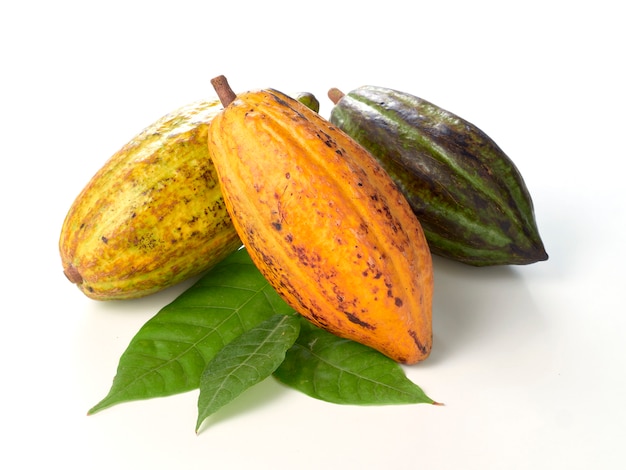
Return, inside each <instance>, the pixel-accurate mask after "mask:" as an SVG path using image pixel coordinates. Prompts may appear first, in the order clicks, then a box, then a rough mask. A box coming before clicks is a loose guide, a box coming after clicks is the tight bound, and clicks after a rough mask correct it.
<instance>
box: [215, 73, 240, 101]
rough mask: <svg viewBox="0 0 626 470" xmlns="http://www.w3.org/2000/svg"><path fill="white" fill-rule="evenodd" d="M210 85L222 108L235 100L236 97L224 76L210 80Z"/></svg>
mask: <svg viewBox="0 0 626 470" xmlns="http://www.w3.org/2000/svg"><path fill="white" fill-rule="evenodd" d="M211 85H213V88H214V89H215V92H216V93H217V97H218V98H219V99H220V101H221V103H222V106H224V107H226V106H228V105H229V104H230V103H232V102H233V101H235V98H237V95H236V94H235V92H234V91H233V89H232V88H231V87H230V85H229V84H228V80H226V77H225V76H224V75H219V76H217V77H215V78H212V79H211Z"/></svg>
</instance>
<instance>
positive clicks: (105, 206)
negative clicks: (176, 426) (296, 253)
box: [59, 101, 241, 300]
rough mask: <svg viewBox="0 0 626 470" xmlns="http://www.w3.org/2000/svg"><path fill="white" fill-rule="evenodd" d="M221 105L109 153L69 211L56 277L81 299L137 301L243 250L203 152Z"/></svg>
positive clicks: (179, 114)
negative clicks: (72, 285)
mask: <svg viewBox="0 0 626 470" xmlns="http://www.w3.org/2000/svg"><path fill="white" fill-rule="evenodd" d="M221 109H222V106H221V104H220V102H219V101H199V102H196V103H192V104H190V105H188V106H185V107H182V108H180V109H178V110H176V111H174V112H172V113H170V114H168V115H167V116H164V117H163V118H161V119H159V120H158V121H157V122H155V123H154V124H152V125H151V126H149V127H147V128H146V129H145V130H144V131H142V132H141V133H140V134H138V135H137V136H136V137H135V138H133V139H132V140H131V141H130V142H129V143H128V144H126V145H125V146H124V147H123V148H122V149H120V150H119V151H118V152H117V153H115V155H113V156H112V157H111V158H110V159H109V160H108V161H107V162H106V163H105V164H104V166H103V167H102V168H101V169H100V170H99V171H98V172H97V173H96V174H95V175H94V176H93V178H92V179H91V180H90V181H89V183H88V184H87V186H86V187H85V188H84V189H83V190H82V192H81V193H80V194H79V195H78V197H77V198H76V200H75V201H74V203H73V205H72V206H71V208H70V210H69V212H68V214H67V216H66V218H65V221H64V223H63V226H62V229H61V236H60V242H59V248H60V254H61V260H62V263H63V270H64V273H65V275H66V276H67V278H68V279H69V280H70V281H72V282H73V283H75V284H76V285H77V286H78V288H79V289H80V290H81V291H82V292H84V293H85V295H87V296H88V297H90V298H92V299H98V300H110V299H129V298H136V297H143V296H146V295H148V294H152V293H154V292H157V291H160V290H162V289H165V288H167V287H170V286H172V285H174V284H177V283H179V282H181V281H183V280H185V279H188V278H190V277H192V276H195V275H197V274H200V273H202V272H203V271H206V270H208V269H209V268H211V267H212V266H214V265H215V264H216V263H218V262H219V261H221V260H222V259H223V258H225V257H226V256H227V255H228V254H230V253H232V252H233V251H235V250H237V249H238V248H239V247H240V246H241V241H240V239H239V237H238V235H237V232H236V231H235V228H234V227H233V224H232V222H231V219H230V217H229V215H228V213H227V211H226V207H225V206H224V200H223V198H222V192H221V190H220V186H219V182H218V180H217V175H216V173H215V168H214V166H213V162H212V160H211V158H210V155H209V152H208V148H207V132H208V127H209V123H210V122H211V120H212V119H213V117H214V116H215V115H216V114H217V113H218V112H219V111H220V110H221Z"/></svg>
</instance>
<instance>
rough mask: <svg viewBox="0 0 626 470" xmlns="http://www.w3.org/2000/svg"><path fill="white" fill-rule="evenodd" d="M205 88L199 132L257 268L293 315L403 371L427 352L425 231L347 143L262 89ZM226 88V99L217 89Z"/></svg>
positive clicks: (371, 163) (372, 164) (374, 167)
mask: <svg viewBox="0 0 626 470" xmlns="http://www.w3.org/2000/svg"><path fill="white" fill-rule="evenodd" d="M213 85H214V87H215V88H216V90H217V91H218V95H219V96H220V97H222V96H229V98H226V99H224V100H223V103H224V106H225V107H224V110H223V111H222V112H221V113H220V114H219V115H217V116H216V117H215V118H214V119H213V121H212V123H211V126H210V128H209V139H208V142H209V153H210V154H211V155H212V157H213V161H214V164H215V167H216V169H217V174H218V178H219V180H220V183H221V186H222V192H223V194H224V200H225V202H226V207H227V209H228V211H229V213H230V214H231V218H232V220H233V223H234V225H235V228H236V229H237V232H238V233H239V235H240V237H241V239H242V241H243V243H244V246H245V247H246V248H247V249H248V252H249V253H250V257H251V258H252V260H253V261H254V263H255V264H256V265H257V267H258V268H259V270H260V271H261V272H262V273H263V275H264V276H265V277H266V278H267V280H268V281H269V282H270V284H271V285H272V286H273V287H274V288H275V289H276V291H277V292H278V293H279V294H280V295H281V296H282V297H283V298H284V299H285V300H286V301H287V303H289V304H290V305H291V306H292V307H293V308H294V309H295V310H296V311H297V312H299V313H300V314H301V315H303V316H304V317H305V318H307V319H308V320H310V321H311V322H312V323H314V324H316V325H317V326H319V327H321V328H324V329H326V330H327V331H330V332H332V333H334V334H336V335H337V336H340V337H343V338H348V339H351V340H355V341H358V342H360V343H362V344H366V345H368V346H370V347H372V348H374V349H377V350H379V351H380V352H382V353H383V354H386V355H387V356H389V357H391V358H392V359H394V360H396V361H398V362H401V363H407V364H412V363H415V362H418V361H420V360H423V359H425V358H426V357H427V356H428V354H429V353H430V350H431V346H432V293H433V272H432V259H431V254H430V251H429V249H428V246H427V244H426V239H425V237H424V233H423V231H422V228H421V226H420V224H419V221H418V220H417V218H416V217H415V214H414V213H413V212H412V211H411V208H410V206H409V204H408V202H407V201H406V199H405V198H404V196H403V195H402V194H401V193H400V192H399V191H398V189H397V187H396V185H395V183H394V182H393V181H392V180H391V179H390V178H389V176H388V175H387V173H385V171H384V170H383V169H382V168H381V166H380V164H379V163H378V162H377V161H376V160H375V159H374V158H373V157H372V156H371V155H370V154H369V153H368V152H367V151H366V150H365V149H363V148H362V147H361V146H360V145H358V144H357V143H356V142H355V141H354V140H353V139H352V138H350V137H349V136H347V135H346V134H345V133H344V132H342V131H340V130H338V129H337V128H336V127H335V126H333V125H331V124H330V123H329V122H328V121H327V120H326V119H324V118H322V117H321V116H320V115H318V114H317V113H315V112H313V111H311V110H309V109H308V108H306V107H305V106H303V105H302V104H301V103H299V102H297V101H296V100H294V99H292V98H289V97H288V96H286V95H284V94H282V93H280V92H278V91H276V90H272V89H267V90H259V91H250V92H246V93H242V94H239V95H238V96H236V97H235V98H234V100H233V101H232V102H230V100H231V99H232V98H233V97H234V93H232V90H230V88H229V87H228V84H227V82H226V79H225V78H224V77H217V78H216V79H214V80H213ZM222 89H227V90H229V91H228V92H227V93H221V92H220V90H222Z"/></svg>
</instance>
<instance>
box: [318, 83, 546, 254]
mask: <svg viewBox="0 0 626 470" xmlns="http://www.w3.org/2000/svg"><path fill="white" fill-rule="evenodd" d="M328 94H329V97H330V98H331V100H332V101H333V102H334V103H335V106H334V107H333V109H332V111H331V114H330V121H331V122H332V123H333V124H334V125H336V126H337V127H339V128H340V129H342V130H343V131H344V132H346V133H347V134H348V135H350V136H351V137H352V138H354V139H355V140H356V141H357V142H359V143H360V144H361V145H362V146H363V147H365V148H366V149H367V150H368V151H369V152H370V153H371V154H373V156H374V157H376V159H377V160H378V161H379V162H380V164H381V165H382V167H383V168H384V169H385V170H386V171H387V172H388V173H389V175H390V176H391V177H392V179H393V180H394V181H395V182H396V184H397V185H398V186H399V188H400V190H401V191H402V193H403V194H404V195H405V197H406V198H407V199H408V201H409V203H410V204H411V207H412V208H413V211H414V212H415V214H416V215H417V216H418V218H419V220H420V222H421V223H422V226H423V228H424V232H425V234H426V238H427V240H428V243H429V246H430V249H431V251H432V252H433V253H434V254H437V255H440V256H443V257H446V258H450V259H454V260H456V261H460V262H463V263H466V264H469V265H474V266H489V265H502V264H518V265H521V264H530V263H534V262H537V261H544V260H546V259H548V255H547V253H546V251H545V249H544V246H543V242H542V240H541V238H540V236H539V231H538V229H537V223H536V220H535V215H534V209H533V203H532V200H531V197H530V194H529V192H528V189H527V187H526V184H525V183H524V180H523V179H522V176H521V174H520V172H519V171H518V169H517V168H516V166H515V165H514V164H513V162H512V161H511V159H510V158H509V157H508V156H507V155H506V154H505V153H504V152H503V151H502V150H501V149H500V147H498V145H496V143H495V142H494V141H493V140H492V139H491V138H490V137H489V136H487V135H486V134H485V133H484V132H482V131H481V130H480V129H478V128H477V127H476V126H474V125H473V124H471V123H469V122H467V121H465V120H464V119H462V118H460V117H459V116H456V115H455V114H452V113H450V112H448V111H445V110H443V109H441V108H439V107H437V106H435V105H434V104H432V103H429V102H428V101H425V100H423V99H420V98H418V97H416V96H413V95H409V94H407V93H402V92H399V91H395V90H390V89H388V88H382V87H375V86H364V87H361V88H357V89H356V90H353V91H351V92H350V93H348V94H347V95H343V93H341V92H340V91H339V90H337V89H331V90H330V91H329V93H328Z"/></svg>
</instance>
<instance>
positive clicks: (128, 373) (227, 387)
mask: <svg viewBox="0 0 626 470" xmlns="http://www.w3.org/2000/svg"><path fill="white" fill-rule="evenodd" d="M270 376H274V377H275V378H276V379H277V380H279V381H280V382H281V383H283V384H285V385H287V386H289V387H292V388H294V389H296V390H299V391H301V392H303V393H305V394H307V395H309V396H311V397H314V398H316V399H319V400H324V401H327V402H331V403H337V404H354V405H376V404H379V405H380V404H409V403H431V404H434V403H435V402H434V401H433V400H432V399H430V398H429V397H428V396H426V394H425V393H424V392H423V391H422V389H421V388H420V387H418V386H417V385H415V384H414V383H413V382H411V381H410V380H409V379H408V378H407V377H406V375H405V374H404V371H403V370H402V368H401V367H400V365H399V364H397V363H396V362H394V361H393V360H391V359H389V358H388V357H386V356H384V355H382V354H381V353H379V352H377V351H375V350H373V349H371V348H369V347H367V346H364V345H362V344H359V343H356V342H354V341H350V340H346V339H342V338H339V337H337V336H335V335H333V334H331V333H328V332H326V331H324V330H322V329H320V328H317V327H315V326H313V325H312V324H311V323H309V322H308V321H307V320H305V319H304V318H303V317H301V316H299V315H297V314H296V312H295V311H294V310H293V309H292V308H291V307H290V306H289V305H288V304H287V303H285V302H284V301H283V300H282V298H281V297H280V296H279V295H278V293H277V292H276V291H275V290H274V289H273V288H272V287H271V286H270V284H269V283H268V282H267V280H266V279H265V278H264V277H263V275H262V274H261V272H260V271H259V270H258V269H257V268H256V266H255V265H254V263H253V262H252V260H251V259H250V256H249V255H248V253H247V251H246V250H245V249H241V250H238V251H237V252H235V253H233V254H232V255H230V256H229V257H228V258H226V259H225V260H224V261H222V262H221V263H220V264H218V265H217V266H216V267H214V268H213V269H212V270H211V271H209V272H208V273H206V274H205V275H204V276H203V277H202V278H201V279H200V280H198V282H197V283H196V284H194V285H193V286H191V287H190V288H189V289H188V290H186V291H185V292H183V293H182V294H181V295H180V296H179V297H178V298H176V299H175V300H174V301H173V302H171V303H170V304H169V305H166V306H165V307H164V308H162V309H161V310H160V311H159V312H158V313H157V314H156V315H155V316H154V317H152V318H151V319H150V320H148V322H146V323H145V324H144V325H143V327H142V328H141V329H140V330H139V331H138V332H137V334H136V335H135V336H134V337H133V339H132V340H131V341H130V344H129V345H128V347H127V348H126V350H125V351H124V353H123V354H122V355H121V357H120V360H119V364H118V367H117V373H116V375H115V377H114V379H113V383H112V385H111V388H110V390H109V392H108V394H107V395H106V396H105V397H104V398H103V399H102V400H101V401H100V402H98V403H97V404H96V405H95V406H94V407H92V408H91V409H90V410H89V414H93V413H96V412H98V411H101V410H103V409H105V408H108V407H110V406H113V405H116V404H119V403H122V402H128V401H133V400H144V399H148V398H156V397H165V396H169V395H173V394H177V393H182V392H187V391H190V390H194V389H199V397H198V419H197V422H196V431H198V430H199V429H200V426H201V425H202V423H203V422H204V421H205V420H206V419H207V418H208V417H209V416H211V415H212V414H213V413H215V412H216V411H217V410H218V409H220V408H222V407H223V406H225V405H227V404H228V403H229V402H231V401H232V400H234V399H236V397H237V396H239V395H240V394H241V393H242V392H244V391H245V390H247V389H248V388H250V387H252V386H254V385H255V384H257V383H259V382H260V381H262V380H265V379H266V378H268V377H270Z"/></svg>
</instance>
